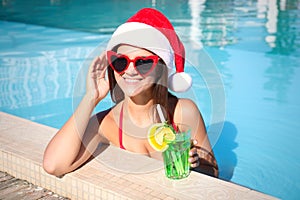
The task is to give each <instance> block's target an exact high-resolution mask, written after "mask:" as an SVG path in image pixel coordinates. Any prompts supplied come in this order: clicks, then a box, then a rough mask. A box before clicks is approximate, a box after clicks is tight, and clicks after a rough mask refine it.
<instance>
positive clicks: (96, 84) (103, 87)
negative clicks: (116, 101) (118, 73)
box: [86, 52, 109, 106]
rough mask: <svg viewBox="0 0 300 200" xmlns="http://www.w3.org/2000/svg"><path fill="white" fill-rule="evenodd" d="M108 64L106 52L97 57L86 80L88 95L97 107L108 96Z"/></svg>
mask: <svg viewBox="0 0 300 200" xmlns="http://www.w3.org/2000/svg"><path fill="white" fill-rule="evenodd" d="M107 66H108V63H107V60H106V55H105V52H103V53H102V54H101V55H100V56H99V57H96V58H95V59H94V60H93V62H92V63H91V65H90V67H89V71H88V74H87V80H86V95H88V96H89V97H90V98H92V99H93V100H94V101H95V106H96V105H97V104H98V103H99V101H101V100H102V99H103V98H105V96H106V95H107V93H108V91H109V83H108V80H106V79H105V73H106V69H107Z"/></svg>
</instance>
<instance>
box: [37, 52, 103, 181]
mask: <svg viewBox="0 0 300 200" xmlns="http://www.w3.org/2000/svg"><path fill="white" fill-rule="evenodd" d="M106 67H107V64H106V60H105V55H104V54H102V55H101V56H100V57H99V58H96V59H95V60H94V61H93V62H92V64H91V66H90V68H89V72H88V75H87V81H86V94H85V96H84V97H83V99H82V100H81V102H80V104H79V106H78V107H77V109H76V111H75V112H74V114H73V115H72V116H71V117H70V119H69V120H68V121H67V122H66V123H65V124H64V126H63V127H62V128H61V129H60V130H59V131H58V132H57V133H56V135H55V136H54V137H53V138H52V140H51V141H50V143H49V144H48V146H47V148H46V150H45V153H44V160H43V167H44V169H45V171H47V172H48V173H50V174H53V175H56V176H60V175H62V174H65V173H68V172H70V171H72V170H74V169H76V168H78V167H79V166H80V165H82V164H83V163H84V162H86V161H87V160H88V158H89V157H90V156H91V155H92V153H93V152H94V151H95V150H96V148H97V146H98V144H99V142H101V141H102V142H105V139H104V137H102V136H101V134H99V122H98V120H97V117H95V116H94V117H92V118H91V114H92V112H93V110H94V108H95V106H96V105H97V104H98V103H99V102H100V101H101V100H102V99H103V98H104V97H105V96H106V95H107V93H108V90H109V86H108V82H107V81H106V80H105V78H104V77H105V71H106Z"/></svg>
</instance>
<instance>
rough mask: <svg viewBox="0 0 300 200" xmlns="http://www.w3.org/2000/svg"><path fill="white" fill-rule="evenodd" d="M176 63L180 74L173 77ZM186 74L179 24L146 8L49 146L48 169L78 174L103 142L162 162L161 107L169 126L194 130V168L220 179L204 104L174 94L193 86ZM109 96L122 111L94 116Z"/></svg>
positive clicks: (92, 76)
mask: <svg viewBox="0 0 300 200" xmlns="http://www.w3.org/2000/svg"><path fill="white" fill-rule="evenodd" d="M173 62H174V63H175V67H176V73H175V74H173V75H171V76H170V72H171V70H172V66H173ZM183 69H184V47H183V45H182V43H181V41H180V40H179V38H178V36H177V35H176V33H175V31H174V29H173V27H172V25H171V23H170V22H169V21H168V19H167V18H166V17H165V16H164V15H163V14H162V13H160V12H158V11H157V10H154V9H150V8H146V9H142V10H140V11H139V12H138V13H136V14H135V15H134V16H132V17H131V18H130V19H129V20H128V21H127V22H126V23H124V24H123V25H121V26H120V27H118V28H117V30H116V31H115V33H114V34H113V36H112V38H111V40H110V41H109V43H108V46H107V51H106V52H104V53H102V54H101V55H100V56H99V57H97V58H96V59H94V61H93V62H92V64H91V65H90V68H89V72H88V75H87V80H86V93H85V95H84V97H83V99H82V101H81V102H80V104H79V106H78V108H77V109H76V111H75V112H74V114H73V115H72V116H71V117H70V119H69V120H68V121H67V122H66V123H65V125H64V126H63V127H62V128H61V129H60V130H59V131H58V133H57V134H56V135H55V136H54V137H53V139H52V140H51V141H50V143H49V144H48V146H47V148H46V150H45V154H44V162H43V166H44V169H45V170H46V171H47V172H48V173H50V174H53V175H56V176H60V175H63V174H65V173H68V172H70V171H73V170H75V169H76V168H78V167H79V166H81V165H82V164H84V163H85V162H86V161H87V160H88V159H89V158H90V157H91V156H92V155H93V153H94V152H95V150H96V148H97V147H98V146H99V144H101V143H104V144H111V145H115V146H118V147H120V148H121V149H124V150H127V151H131V152H135V153H140V154H144V155H147V156H150V157H153V158H156V159H162V156H161V152H157V151H155V150H154V149H153V148H152V147H151V145H150V144H149V143H148V140H147V133H148V129H149V127H150V126H151V125H153V123H157V122H160V119H159V117H158V114H157V110H156V105H157V104H159V105H160V106H161V107H162V108H163V112H164V116H165V118H166V120H167V121H168V123H170V124H171V123H181V124H186V125H189V126H190V127H191V134H192V138H193V140H192V141H191V145H192V147H191V150H190V158H189V162H190V163H191V168H192V169H193V170H195V171H199V172H203V173H206V174H208V175H211V176H216V177H217V176H218V167H217V163H216V160H215V157H214V154H213V152H212V149H211V146H210V143H209V140H208V137H207V134H206V130H205V125H204V122H203V119H202V117H201V114H200V112H199V110H198V108H197V106H196V105H195V103H194V102H193V101H192V100H189V99H179V98H177V97H176V96H174V95H172V94H171V93H170V92H169V89H171V90H173V91H184V90H186V89H188V88H189V87H190V85H191V78H190V77H189V76H188V75H187V74H186V73H185V72H183ZM106 72H107V74H108V79H106V76H105V74H106ZM108 92H110V95H111V97H112V100H113V101H114V102H115V103H116V104H115V106H113V107H112V108H110V109H108V110H105V111H102V112H100V113H98V114H96V115H95V116H91V115H92V112H93V110H94V108H95V106H96V105H97V104H98V103H101V100H102V99H103V98H105V97H106V95H107V94H108Z"/></svg>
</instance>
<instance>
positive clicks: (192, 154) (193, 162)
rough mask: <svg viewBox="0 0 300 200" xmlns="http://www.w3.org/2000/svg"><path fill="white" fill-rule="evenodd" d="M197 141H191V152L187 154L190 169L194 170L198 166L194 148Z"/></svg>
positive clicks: (197, 157) (197, 156)
mask: <svg viewBox="0 0 300 200" xmlns="http://www.w3.org/2000/svg"><path fill="white" fill-rule="evenodd" d="M197 143H198V141H197V140H195V139H193V140H192V146H191V150H190V152H189V156H190V157H189V162H190V163H191V167H192V168H195V167H198V166H199V164H200V163H199V155H198V153H197V148H196V147H194V146H195V145H197Z"/></svg>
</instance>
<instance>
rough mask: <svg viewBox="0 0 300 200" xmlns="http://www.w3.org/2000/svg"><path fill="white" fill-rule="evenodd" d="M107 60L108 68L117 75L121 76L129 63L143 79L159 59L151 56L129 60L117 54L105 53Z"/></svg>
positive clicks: (112, 52)
mask: <svg viewBox="0 0 300 200" xmlns="http://www.w3.org/2000/svg"><path fill="white" fill-rule="evenodd" d="M107 60H108V64H109V66H110V67H111V68H112V69H113V70H114V71H116V72H117V73H119V74H123V73H124V72H125V71H126V70H127V68H128V66H129V65H130V63H131V62H132V63H133V66H134V68H135V70H136V71H137V72H138V73H139V74H140V75H141V76H143V77H145V76H147V75H148V74H149V73H151V72H152V70H153V69H154V68H155V66H156V64H157V62H158V60H159V57H158V56H157V55H152V56H138V57H135V58H134V59H130V58H129V57H128V56H126V55H123V54H118V53H116V52H114V51H107Z"/></svg>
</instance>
